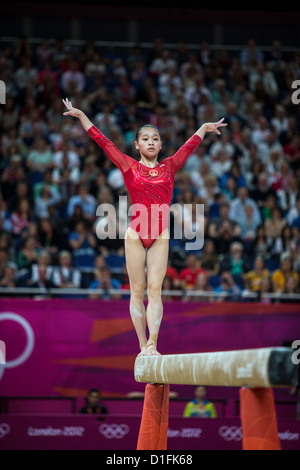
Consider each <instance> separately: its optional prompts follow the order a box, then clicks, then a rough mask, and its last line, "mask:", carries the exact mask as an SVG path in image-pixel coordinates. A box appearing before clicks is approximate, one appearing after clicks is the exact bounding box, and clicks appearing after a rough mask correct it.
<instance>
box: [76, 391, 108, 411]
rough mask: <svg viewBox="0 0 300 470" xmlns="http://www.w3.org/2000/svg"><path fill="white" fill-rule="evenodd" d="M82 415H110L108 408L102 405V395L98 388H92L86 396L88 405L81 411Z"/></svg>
mask: <svg viewBox="0 0 300 470" xmlns="http://www.w3.org/2000/svg"><path fill="white" fill-rule="evenodd" d="M80 413H81V414H103V415H106V414H107V413H108V409H107V408H106V406H104V405H102V403H101V393H100V391H99V390H98V389H97V388H91V389H90V390H89V391H88V394H87V396H86V405H85V406H84V407H82V408H81V409H80Z"/></svg>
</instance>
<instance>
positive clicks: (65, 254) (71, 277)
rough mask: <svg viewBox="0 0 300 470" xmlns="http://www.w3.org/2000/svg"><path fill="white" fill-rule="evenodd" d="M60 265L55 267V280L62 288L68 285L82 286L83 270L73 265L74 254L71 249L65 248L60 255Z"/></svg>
mask: <svg viewBox="0 0 300 470" xmlns="http://www.w3.org/2000/svg"><path fill="white" fill-rule="evenodd" d="M58 259H59V266H57V267H55V268H54V272H53V282H54V284H55V285H56V286H57V287H61V288H62V289H64V288H67V287H76V288H79V287H80V283H81V272H80V270H79V269H77V268H74V267H73V266H72V255H71V253H70V252H69V251H66V250H63V251H61V252H60V253H59V255H58Z"/></svg>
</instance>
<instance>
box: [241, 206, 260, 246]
mask: <svg viewBox="0 0 300 470" xmlns="http://www.w3.org/2000/svg"><path fill="white" fill-rule="evenodd" d="M245 215H246V220H242V221H241V223H240V227H241V239H242V242H243V243H244V245H245V247H248V246H249V244H251V242H252V241H253V240H254V239H255V237H256V232H257V228H258V227H259V222H258V221H257V220H255V219H254V217H253V207H252V206H249V205H246V206H245Z"/></svg>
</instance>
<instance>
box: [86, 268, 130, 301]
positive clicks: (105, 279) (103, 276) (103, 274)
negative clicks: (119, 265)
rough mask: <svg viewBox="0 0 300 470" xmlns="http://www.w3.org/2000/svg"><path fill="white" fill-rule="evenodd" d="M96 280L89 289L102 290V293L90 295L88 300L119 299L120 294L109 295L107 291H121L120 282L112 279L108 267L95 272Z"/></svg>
mask: <svg viewBox="0 0 300 470" xmlns="http://www.w3.org/2000/svg"><path fill="white" fill-rule="evenodd" d="M95 275H96V279H95V281H93V282H92V283H91V285H90V287H89V288H90V289H103V290H104V292H103V293H102V294H101V295H99V294H90V295H89V298H90V299H99V298H100V299H103V300H109V299H120V298H121V297H122V295H121V294H111V293H110V292H109V291H110V289H121V288H122V285H121V283H120V281H118V280H117V279H114V278H113V277H112V276H111V272H110V269H109V267H108V266H103V267H102V268H100V269H96V270H95Z"/></svg>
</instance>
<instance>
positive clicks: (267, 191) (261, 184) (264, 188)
mask: <svg viewBox="0 0 300 470" xmlns="http://www.w3.org/2000/svg"><path fill="white" fill-rule="evenodd" d="M249 196H250V197H251V198H252V199H253V200H254V201H255V202H256V204H257V205H258V207H259V209H260V210H262V209H263V208H264V207H265V204H266V201H267V199H268V197H269V196H274V197H275V200H276V192H275V191H274V189H273V188H272V187H271V186H270V184H269V183H268V176H267V174H266V173H260V174H259V175H258V182H257V186H256V188H255V189H253V190H251V191H250V192H249Z"/></svg>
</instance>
